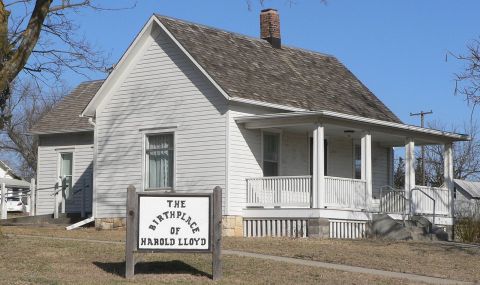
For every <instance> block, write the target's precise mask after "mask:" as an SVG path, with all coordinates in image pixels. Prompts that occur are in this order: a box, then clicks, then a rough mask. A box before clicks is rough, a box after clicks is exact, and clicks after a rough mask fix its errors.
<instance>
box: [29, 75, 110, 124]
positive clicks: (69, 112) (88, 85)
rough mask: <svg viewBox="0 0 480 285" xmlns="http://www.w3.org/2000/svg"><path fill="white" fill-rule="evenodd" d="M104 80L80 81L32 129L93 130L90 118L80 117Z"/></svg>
mask: <svg viewBox="0 0 480 285" xmlns="http://www.w3.org/2000/svg"><path fill="white" fill-rule="evenodd" d="M102 83H103V80H95V81H86V82H82V83H80V85H78V86H77V87H76V88H75V89H74V90H73V91H72V92H70V94H68V95H67V96H65V98H63V99H62V100H61V101H60V102H58V104H57V106H55V108H53V109H52V110H51V111H50V112H48V113H47V114H45V115H44V116H43V117H42V118H40V120H39V121H38V123H36V124H35V126H34V127H33V128H32V129H31V130H30V132H31V133H34V134H42V133H71V132H81V131H90V130H93V127H92V125H90V124H89V123H88V118H81V117H79V116H80V114H81V113H82V111H83V109H85V107H86V106H87V105H88V103H89V102H90V100H91V99H92V98H93V96H95V94H96V93H97V91H98V89H99V88H100V86H102Z"/></svg>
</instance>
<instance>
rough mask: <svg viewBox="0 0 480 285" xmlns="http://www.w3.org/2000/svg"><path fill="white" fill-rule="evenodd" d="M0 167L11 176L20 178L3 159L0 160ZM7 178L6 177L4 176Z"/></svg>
mask: <svg viewBox="0 0 480 285" xmlns="http://www.w3.org/2000/svg"><path fill="white" fill-rule="evenodd" d="M0 168H2V169H3V171H5V174H8V175H10V176H12V177H13V178H14V179H17V180H18V179H20V180H21V179H22V178H21V177H20V176H18V175H17V174H16V173H15V172H14V171H13V169H11V168H10V166H8V165H7V164H6V163H5V162H4V161H2V160H0ZM0 178H4V177H0ZM5 179H7V178H5Z"/></svg>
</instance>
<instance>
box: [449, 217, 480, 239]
mask: <svg viewBox="0 0 480 285" xmlns="http://www.w3.org/2000/svg"><path fill="white" fill-rule="evenodd" d="M455 234H456V236H457V238H458V239H459V240H460V241H462V242H475V243H480V220H479V219H475V218H473V217H464V218H461V219H459V220H457V222H456V223H455Z"/></svg>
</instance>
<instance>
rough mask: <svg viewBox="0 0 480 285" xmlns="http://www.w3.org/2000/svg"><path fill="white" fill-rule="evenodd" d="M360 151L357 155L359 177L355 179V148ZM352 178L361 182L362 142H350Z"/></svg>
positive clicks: (354, 140)
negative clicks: (358, 157)
mask: <svg viewBox="0 0 480 285" xmlns="http://www.w3.org/2000/svg"><path fill="white" fill-rule="evenodd" d="M357 146H358V148H359V149H360V152H359V155H360V169H359V170H360V177H359V178H357V176H356V161H357V159H356V154H357V152H356V148H357ZM352 178H353V179H357V180H362V142H361V141H360V140H356V139H353V140H352Z"/></svg>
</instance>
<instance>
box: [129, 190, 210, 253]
mask: <svg viewBox="0 0 480 285" xmlns="http://www.w3.org/2000/svg"><path fill="white" fill-rule="evenodd" d="M212 196H213V195H212V194H207V195H193V196H192V195H191V194H182V195H179V194H171V195H170V194H161V196H159V195H155V194H154V195H145V194H139V195H138V209H139V213H138V238H137V247H138V250H143V249H146V250H150V251H207V252H210V251H211V248H210V244H211V242H210V229H211V227H212V225H211V224H210V223H211V222H212V219H211V218H210V217H211V208H212V207H211V202H212Z"/></svg>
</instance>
